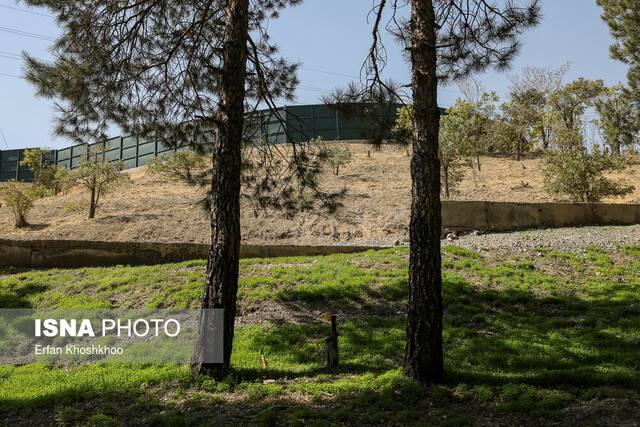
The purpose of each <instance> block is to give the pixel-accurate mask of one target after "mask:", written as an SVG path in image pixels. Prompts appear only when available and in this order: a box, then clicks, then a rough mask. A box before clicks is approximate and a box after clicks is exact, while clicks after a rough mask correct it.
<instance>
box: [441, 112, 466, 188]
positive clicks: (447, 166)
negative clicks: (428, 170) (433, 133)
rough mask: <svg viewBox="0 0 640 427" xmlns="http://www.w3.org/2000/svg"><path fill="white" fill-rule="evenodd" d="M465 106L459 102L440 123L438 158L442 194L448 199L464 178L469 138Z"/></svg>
mask: <svg viewBox="0 0 640 427" xmlns="http://www.w3.org/2000/svg"><path fill="white" fill-rule="evenodd" d="M465 104H466V103H465V102H464V101H462V102H460V101H459V102H458V103H457V104H456V105H455V106H453V107H451V108H450V109H449V110H447V114H446V115H445V116H444V117H442V121H441V123H440V137H439V144H438V157H439V158H440V172H441V186H442V194H444V197H445V198H446V199H450V198H451V193H453V192H455V191H456V189H457V187H458V185H459V184H460V182H461V181H462V178H463V177H464V169H463V167H464V164H463V163H462V157H463V155H464V153H465V151H464V150H465V143H464V141H465V140H467V139H468V138H469V133H468V132H469V129H468V126H467V120H468V116H467V114H466V113H467V112H466V111H465V109H464V106H465ZM459 107H463V108H462V109H461V108H459Z"/></svg>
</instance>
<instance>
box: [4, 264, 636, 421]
mask: <svg viewBox="0 0 640 427" xmlns="http://www.w3.org/2000/svg"><path fill="white" fill-rule="evenodd" d="M443 289H444V299H445V333H444V340H445V360H446V371H447V382H448V386H447V387H444V388H434V389H432V390H427V389H426V388H424V387H422V386H421V385H419V384H416V383H414V382H412V381H409V380H406V379H404V378H403V377H402V375H401V373H400V370H399V369H398V368H399V367H400V366H401V363H402V357H403V352H404V328H405V318H404V316H402V315H394V316H373V315H369V316H367V315H362V316H359V317H355V318H352V319H349V320H344V321H342V322H340V324H339V333H340V341H339V343H340V351H341V354H340V355H341V364H342V366H341V368H340V369H339V370H338V371H336V372H332V373H327V372H326V370H325V369H324V367H323V361H322V354H323V347H324V337H325V336H326V335H328V330H329V326H328V324H326V323H323V322H320V321H316V322H311V323H308V324H302V325H294V324H287V325H279V326H276V325H272V326H266V327H264V326H249V327H245V328H242V329H240V330H239V331H238V332H237V338H236V344H235V345H236V347H235V355H234V366H235V367H236V368H235V369H234V371H233V373H232V375H231V378H230V379H229V380H228V381H227V382H225V383H211V384H210V385H209V386H207V387H204V388H203V387H202V385H201V380H198V379H194V378H192V377H190V376H189V375H188V374H187V373H185V372H183V371H177V372H176V373H174V374H172V373H171V372H165V371H163V373H161V374H150V375H149V376H145V375H141V374H140V372H139V370H140V369H141V368H137V367H129V368H124V367H123V368H120V369H122V371H120V372H117V373H113V372H112V373H109V374H106V373H104V372H100V371H98V372H95V373H91V371H90V370H88V372H89V375H91V377H90V378H89V379H83V380H79V379H76V380H74V379H73V378H70V374H68V373H66V372H65V371H62V370H61V371H59V372H54V373H51V372H50V375H54V377H55V378H54V379H53V380H51V381H53V384H54V386H55V387H52V388H50V389H47V388H46V387H43V388H41V390H39V391H38V390H36V391H34V392H32V393H31V394H27V393H25V394H22V395H21V394H20V388H19V386H18V384H17V383H16V384H13V385H11V384H9V383H10V381H9V380H10V378H11V376H12V375H13V373H12V372H11V371H10V370H5V371H4V373H2V375H0V378H2V384H3V386H8V385H11V386H12V387H16V389H15V390H16V394H14V395H12V396H11V398H6V397H5V398H3V399H0V405H2V407H4V408H5V409H4V410H2V412H5V414H6V415H7V417H9V418H7V419H13V420H14V421H18V422H20V421H22V420H23V418H20V417H22V416H23V415H19V414H28V413H37V414H39V415H38V416H41V417H45V419H51V420H54V419H65V420H69V421H68V423H69V424H73V423H85V422H88V421H87V419H88V417H89V416H94V415H95V416H97V415H99V414H102V415H104V416H105V417H111V418H113V419H114V420H117V422H120V423H123V424H136V423H138V424H148V425H191V424H196V425H197V424H198V423H205V424H206V422H211V420H216V422H218V423H224V422H228V423H230V424H263V425H280V424H288V423H289V422H293V421H295V420H298V419H305V420H307V421H311V422H312V423H313V421H317V422H320V421H321V420H329V421H331V422H356V421H357V422H359V423H374V424H375V423H377V422H382V421H384V422H386V423H389V424H402V423H408V424H413V423H415V422H416V421H417V419H419V418H420V417H425V418H423V419H424V420H425V421H427V420H428V421H430V422H433V423H435V424H439V423H440V422H441V421H442V419H441V418H440V417H441V415H442V414H449V417H450V418H449V419H448V420H449V421H451V420H452V419H455V417H456V416H457V415H459V413H462V412H465V411H466V412H468V411H469V410H470V408H473V409H471V410H474V411H476V410H477V411H479V412H477V413H478V414H479V415H478V416H483V417H485V416H486V417H488V418H486V419H488V420H491V419H494V417H498V418H499V417H500V416H501V415H500V414H501V412H500V411H516V412H517V411H526V412H527V413H531V411H540V410H552V409H559V408H560V407H564V406H563V405H566V404H567V402H569V401H571V400H572V399H574V398H576V397H580V396H581V395H580V393H582V391H583V390H586V389H589V388H594V387H614V388H620V389H624V390H627V391H629V392H632V393H633V392H636V391H638V390H639V389H640V372H638V364H639V359H638V350H639V349H640V345H639V344H640V304H638V299H637V297H636V296H635V294H633V293H629V294H628V296H627V297H619V298H616V299H615V300H613V299H609V298H607V297H606V296H603V297H598V298H590V299H581V298H572V297H557V296H555V297H542V296H536V295H534V294H533V293H532V292H530V291H527V290H524V289H517V288H513V289H506V290H500V291H498V290H491V289H478V288H476V287H474V286H471V285H469V284H468V283H466V282H465V281H464V280H462V279H461V278H459V277H453V276H451V277H449V278H448V279H446V281H445V283H444V288H443ZM31 291H32V292H37V289H33V290H31ZM16 298H19V296H17V295H16ZM16 301H17V300H16ZM261 353H264V354H265V355H266V356H267V357H268V359H269V361H270V367H269V368H268V369H260V367H259V360H260V359H259V356H260V354H261ZM25 368H27V367H22V369H25ZM128 370H129V371H128ZM52 371H55V369H52ZM46 375H47V374H46V373H45V371H43V372H42V373H41V374H40V376H39V375H38V373H37V372H34V373H33V375H31V374H30V375H27V376H26V377H25V381H24V383H23V384H24V385H25V387H28V384H30V382H29V381H37V379H38V378H42V377H43V376H46ZM114 376H115V377H114ZM114 378H118V379H114ZM267 380H269V381H267ZM16 381H17V382H18V383H19V382H20V380H19V379H17V378H16ZM56 381H57V382H56ZM63 384H64V385H63ZM34 387H35V386H34ZM454 389H455V390H462V391H456V392H455V393H454V392H453V391H452V390H454ZM464 390H470V391H468V392H466V391H464ZM483 390H484V391H483ZM576 390H577V391H576ZM465 393H466V394H465ZM5 396H7V395H6V394H5ZM167 396H173V397H172V398H170V399H168V398H167ZM225 396H226V397H225ZM229 396H233V397H232V398H229ZM301 396H310V398H308V397H307V398H305V397H301ZM636 396H637V394H636ZM487 401H488V402H498V403H499V404H491V403H489V404H487V403H486V402H487ZM505 402H506V403H510V402H511V403H513V402H515V403H514V404H513V405H511V406H506V408H507V409H504V408H505V407H502V408H503V409H500V408H501V406H500V405H504V404H505ZM457 407H460V408H464V411H459V413H457V411H456V408H457ZM16 408H22V409H21V410H20V411H21V412H18V411H17V409H16ZM25 408H26V410H25ZM37 408H46V410H43V411H40V410H37ZM61 411H62V412H61ZM184 411H187V412H188V413H189V414H188V415H185V414H184ZM127 414H128V415H127ZM482 414H484V415H482ZM547 415H548V414H547ZM25 416H27V415H25ZM552 416H553V417H556V418H557V417H562V416H567V413H566V412H565V413H564V415H563V414H562V413H561V411H555V412H554V414H553V415H552ZM11 417H13V418H11ZM47 417H48V418H47ZM56 417H58V418H56ZM74 417H76V418H77V420H75V418H74ZM225 417H226V418H225ZM74 420H75V421H74ZM78 420H80V421H78ZM376 420H377V421H376ZM134 421H135V422H134ZM462 421H464V420H462ZM565 421H566V420H565ZM63 424H64V423H63Z"/></svg>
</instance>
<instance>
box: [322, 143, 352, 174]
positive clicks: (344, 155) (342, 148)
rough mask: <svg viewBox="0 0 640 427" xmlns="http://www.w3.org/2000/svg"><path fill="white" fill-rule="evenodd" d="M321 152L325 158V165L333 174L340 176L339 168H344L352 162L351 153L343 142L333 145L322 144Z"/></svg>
mask: <svg viewBox="0 0 640 427" xmlns="http://www.w3.org/2000/svg"><path fill="white" fill-rule="evenodd" d="M323 145H324V146H323V148H322V150H324V155H325V156H326V161H327V163H328V164H329V165H330V166H331V167H332V168H333V169H334V174H335V175H336V176H338V175H339V174H340V168H341V167H342V166H346V165H348V164H349V163H351V161H352V160H353V153H352V152H351V149H350V148H349V145H347V144H346V143H344V142H341V143H335V144H323Z"/></svg>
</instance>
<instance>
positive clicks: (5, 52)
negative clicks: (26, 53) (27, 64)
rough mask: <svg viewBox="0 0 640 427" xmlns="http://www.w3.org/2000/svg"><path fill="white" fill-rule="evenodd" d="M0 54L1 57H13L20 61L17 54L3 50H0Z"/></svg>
mask: <svg viewBox="0 0 640 427" xmlns="http://www.w3.org/2000/svg"><path fill="white" fill-rule="evenodd" d="M0 54H1V55H8V56H13V57H15V58H17V59H22V57H21V56H20V55H18V54H17V53H12V52H7V51H5V50H0Z"/></svg>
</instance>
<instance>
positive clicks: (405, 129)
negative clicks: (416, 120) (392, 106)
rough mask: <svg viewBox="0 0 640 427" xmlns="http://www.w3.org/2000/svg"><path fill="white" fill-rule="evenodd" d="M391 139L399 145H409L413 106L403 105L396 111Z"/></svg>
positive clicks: (411, 136) (411, 135) (411, 131)
mask: <svg viewBox="0 0 640 427" xmlns="http://www.w3.org/2000/svg"><path fill="white" fill-rule="evenodd" d="M392 134H393V137H394V138H395V139H396V141H398V142H400V143H401V144H410V143H411V140H412V138H413V106H412V105H404V106H402V107H400V108H399V109H398V115H397V117H396V123H395V124H394V125H393V129H392Z"/></svg>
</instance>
